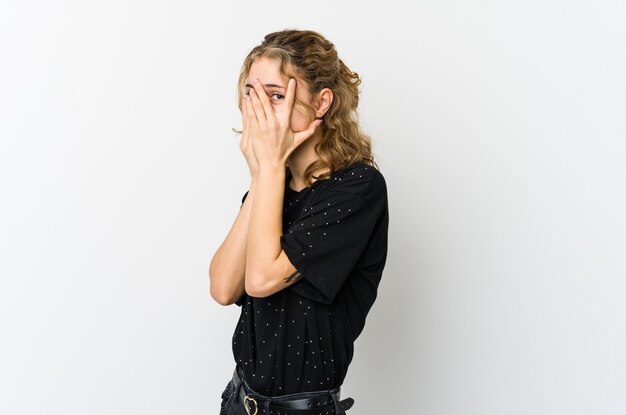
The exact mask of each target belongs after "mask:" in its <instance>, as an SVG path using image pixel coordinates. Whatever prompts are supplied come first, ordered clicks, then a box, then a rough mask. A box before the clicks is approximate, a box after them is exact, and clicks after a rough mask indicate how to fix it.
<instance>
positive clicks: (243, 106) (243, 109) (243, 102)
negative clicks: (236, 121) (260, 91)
mask: <svg viewBox="0 0 626 415" xmlns="http://www.w3.org/2000/svg"><path fill="white" fill-rule="evenodd" d="M246 107H247V104H246V97H245V96H243V97H241V122H242V123H243V130H244V131H246V129H247V128H248V127H247V125H246V124H247V123H248V115H247V111H246Z"/></svg>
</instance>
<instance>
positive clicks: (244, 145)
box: [239, 98, 259, 179]
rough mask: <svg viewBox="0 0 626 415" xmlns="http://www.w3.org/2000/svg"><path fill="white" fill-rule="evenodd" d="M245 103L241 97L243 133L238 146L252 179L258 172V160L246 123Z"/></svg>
mask: <svg viewBox="0 0 626 415" xmlns="http://www.w3.org/2000/svg"><path fill="white" fill-rule="evenodd" d="M247 106H248V105H247V104H246V100H245V98H242V99H241V112H242V122H243V133H242V134H241V140H240V141H239V148H240V149H241V152H242V153H243V156H244V157H245V158H246V163H248V167H249V168H250V175H251V176H252V178H253V179H254V178H255V177H256V176H257V174H258V172H259V162H258V161H257V159H256V155H255V154H254V147H253V146H252V138H251V137H250V127H249V125H248V118H249V117H248V116H247V111H248V110H247Z"/></svg>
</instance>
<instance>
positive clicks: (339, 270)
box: [280, 191, 378, 304]
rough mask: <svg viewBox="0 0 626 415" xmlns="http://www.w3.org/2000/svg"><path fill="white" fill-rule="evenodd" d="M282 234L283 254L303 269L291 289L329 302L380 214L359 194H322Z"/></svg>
mask: <svg viewBox="0 0 626 415" xmlns="http://www.w3.org/2000/svg"><path fill="white" fill-rule="evenodd" d="M319 196H320V197H318V198H317V199H316V200H314V201H313V203H312V205H311V206H310V207H309V208H304V209H302V213H301V214H300V215H299V217H298V219H297V220H295V221H293V222H292V223H293V224H292V225H290V227H289V228H288V229H287V230H286V231H285V233H284V234H283V235H282V236H281V238H280V242H281V246H282V248H283V250H284V251H285V254H286V255H287V257H288V258H289V260H290V261H291V263H292V264H293V265H294V266H295V267H296V269H297V270H298V271H300V273H301V274H302V279H300V280H299V281H297V282H295V283H293V284H292V285H291V286H290V287H289V289H292V290H293V291H295V292H296V293H298V294H300V295H302V296H303V297H307V298H309V299H311V300H315V301H319V302H322V303H326V304H330V303H332V302H333V300H334V299H335V296H336V295H337V293H338V292H339V290H340V289H341V287H342V285H343V283H344V282H345V281H346V279H347V278H348V276H349V275H350V273H351V272H352V270H353V269H354V267H355V265H356V263H357V261H358V260H359V257H360V256H361V254H362V253H363V251H364V250H365V247H366V246H367V244H368V241H369V238H370V236H371V235H372V231H373V229H374V227H375V225H376V222H377V219H378V217H377V215H376V214H375V213H374V212H373V211H372V210H371V209H370V207H369V206H368V204H367V203H366V202H365V201H364V200H363V199H362V198H361V197H360V196H359V195H357V194H353V193H349V192H342V191H331V192H325V193H324V194H322V195H319Z"/></svg>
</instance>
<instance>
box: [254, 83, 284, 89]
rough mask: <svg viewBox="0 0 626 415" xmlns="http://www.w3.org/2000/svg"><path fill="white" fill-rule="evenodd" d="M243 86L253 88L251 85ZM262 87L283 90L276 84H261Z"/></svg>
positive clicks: (282, 87)
mask: <svg viewBox="0 0 626 415" xmlns="http://www.w3.org/2000/svg"><path fill="white" fill-rule="evenodd" d="M245 86H247V87H248V88H253V86H252V85H250V84H246V85H245ZM263 86H266V87H269V88H280V89H285V87H284V86H282V85H278V84H263Z"/></svg>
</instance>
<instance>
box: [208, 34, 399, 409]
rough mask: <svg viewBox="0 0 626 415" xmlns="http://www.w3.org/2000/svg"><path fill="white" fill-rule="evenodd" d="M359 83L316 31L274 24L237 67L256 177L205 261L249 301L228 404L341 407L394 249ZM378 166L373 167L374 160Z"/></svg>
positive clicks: (227, 287) (230, 298)
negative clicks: (362, 117) (360, 112)
mask: <svg viewBox="0 0 626 415" xmlns="http://www.w3.org/2000/svg"><path fill="white" fill-rule="evenodd" d="M360 83H361V80H360V78H359V76H358V74H357V73H355V72H352V71H351V70H350V69H348V67H347V66H346V65H345V64H344V63H343V61H342V60H341V59H339V58H338V56H337V52H336V50H335V47H334V45H333V44H332V43H331V42H329V41H328V40H327V39H325V38H324V37H323V36H322V35H320V34H319V33H316V32H313V31H309V30H303V31H300V30H284V31H280V32H275V33H270V34H268V35H267V36H265V39H264V41H263V42H262V43H261V44H260V45H259V46H256V47H255V48H254V49H252V51H251V52H250V53H249V55H248V56H247V57H246V59H245V61H244V63H243V67H242V70H241V74H240V77H239V98H240V99H239V105H240V109H241V111H242V116H243V131H241V133H242V138H241V142H240V148H241V151H242V152H243V155H244V157H245V159H246V162H247V164H248V166H249V168H250V174H251V177H252V178H251V184H250V188H249V190H248V191H246V193H245V194H244V195H243V198H242V200H241V203H242V205H241V208H240V211H239V214H238V215H237V218H236V220H235V222H234V224H233V226H232V228H231V230H230V231H229V233H228V235H227V236H226V239H225V240H224V242H223V243H222V245H221V246H220V247H219V249H218V250H217V251H216V253H215V255H214V256H213V259H212V260H211V264H210V266H209V276H210V287H211V288H210V293H211V296H212V297H213V298H214V299H215V300H216V301H217V302H218V303H220V304H223V305H228V304H233V303H235V304H237V306H239V307H241V316H240V318H239V320H238V323H237V327H236V329H235V332H234V335H233V338H232V349H233V354H234V357H235V370H234V373H233V377H232V379H231V380H230V381H229V382H228V384H227V385H226V389H225V390H224V392H223V394H222V403H221V412H220V414H221V415H231V414H233V415H235V414H249V415H254V414H272V415H275V414H283V415H285V414H307V413H311V414H312V413H316V414H319V413H321V414H343V413H344V411H345V410H347V409H349V408H350V407H351V405H352V403H353V402H354V401H353V400H352V399H351V398H347V399H345V400H340V386H341V384H342V383H343V380H344V378H345V376H346V373H347V369H348V365H349V364H350V362H351V360H352V356H353V350H354V349H353V343H354V341H355V339H356V338H357V337H358V336H359V334H360V333H361V331H362V330H363V327H364V325H365V317H366V315H367V314H368V312H369V310H370V308H371V307H372V304H373V303H374V300H375V299H376V294H377V288H378V284H379V282H380V279H381V276H382V272H383V268H384V265H385V260H386V257H387V229H388V222H389V217H388V209H387V187H386V184H385V179H384V178H383V175H382V174H381V173H380V171H379V170H378V168H377V166H376V163H375V162H374V159H373V156H372V150H371V140H370V138H369V137H368V136H366V135H365V134H363V133H362V132H361V130H360V129H359V125H358V121H357V120H358V117H357V114H356V110H357V105H358V101H359V90H358V88H357V87H358V85H359V84H360ZM375 166H376V168H375Z"/></svg>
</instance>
